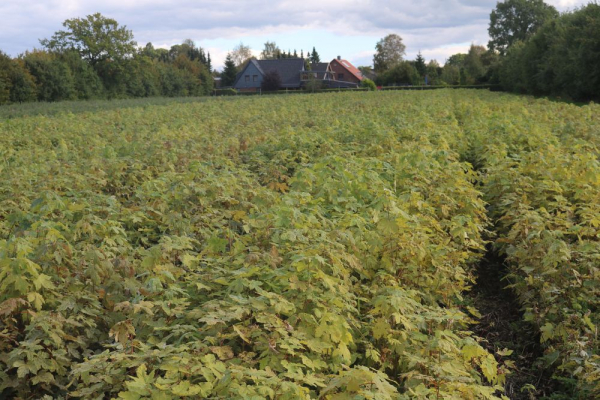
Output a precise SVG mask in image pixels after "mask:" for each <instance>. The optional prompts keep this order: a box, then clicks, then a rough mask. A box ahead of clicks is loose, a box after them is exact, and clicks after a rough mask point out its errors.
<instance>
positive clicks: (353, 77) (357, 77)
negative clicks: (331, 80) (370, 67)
mask: <svg viewBox="0 0 600 400" xmlns="http://www.w3.org/2000/svg"><path fill="white" fill-rule="evenodd" d="M330 65H331V69H332V70H333V72H334V73H335V80H336V81H343V82H352V83H356V84H359V83H360V81H362V80H363V79H364V77H363V75H362V74H361V73H360V71H359V70H358V68H356V67H355V66H354V65H352V64H351V63H350V61H347V60H342V58H341V57H339V56H338V58H336V59H334V60H333V61H331V63H330Z"/></svg>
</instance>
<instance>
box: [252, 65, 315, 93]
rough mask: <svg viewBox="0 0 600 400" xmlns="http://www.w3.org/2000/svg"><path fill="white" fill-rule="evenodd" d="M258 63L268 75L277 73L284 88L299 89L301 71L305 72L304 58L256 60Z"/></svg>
mask: <svg viewBox="0 0 600 400" xmlns="http://www.w3.org/2000/svg"><path fill="white" fill-rule="evenodd" d="M254 61H255V62H256V63H258V65H259V67H260V71H261V73H262V74H263V76H264V74H266V73H267V72H270V71H277V73H278V74H279V76H280V77H281V86H282V87H299V86H300V83H301V81H300V71H304V59H303V58H282V59H280V60H254Z"/></svg>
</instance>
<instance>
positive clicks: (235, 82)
mask: <svg viewBox="0 0 600 400" xmlns="http://www.w3.org/2000/svg"><path fill="white" fill-rule="evenodd" d="M250 64H252V65H254V66H255V67H256V69H258V71H259V72H260V73H261V75H262V76H265V71H263V70H262V69H261V68H260V65H259V64H258V62H257V60H256V59H255V58H251V59H250V61H249V62H248V63H247V64H246V66H245V67H244V69H242V70H241V71H240V72H238V73H237V75H236V76H235V81H234V82H233V87H235V86H236V85H237V83H238V81H239V80H240V79H241V78H242V76H243V75H244V72H245V71H246V69H247V68H248V66H249V65H250Z"/></svg>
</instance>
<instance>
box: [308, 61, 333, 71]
mask: <svg viewBox="0 0 600 400" xmlns="http://www.w3.org/2000/svg"><path fill="white" fill-rule="evenodd" d="M328 68H329V63H311V64H310V70H311V71H317V72H325V71H327V69H328Z"/></svg>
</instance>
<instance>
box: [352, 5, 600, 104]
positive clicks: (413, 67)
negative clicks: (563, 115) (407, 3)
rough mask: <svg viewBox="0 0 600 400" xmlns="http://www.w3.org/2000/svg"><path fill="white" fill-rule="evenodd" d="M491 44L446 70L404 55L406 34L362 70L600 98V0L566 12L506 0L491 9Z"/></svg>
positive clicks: (388, 80) (386, 80) (405, 81)
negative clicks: (371, 64)
mask: <svg viewBox="0 0 600 400" xmlns="http://www.w3.org/2000/svg"><path fill="white" fill-rule="evenodd" d="M488 33H489V36H490V41H489V43H488V46H487V47H484V46H480V45H474V44H473V45H471V47H470V48H469V51H468V52H467V53H458V54H454V55H452V56H451V57H449V58H448V59H447V60H446V62H445V64H444V66H443V67H441V66H440V65H439V64H438V62H437V61H436V60H431V61H429V63H426V61H425V59H424V57H423V56H422V55H421V53H420V52H419V54H418V55H417V57H416V59H415V60H406V59H405V58H404V56H405V54H406V52H405V50H406V46H405V45H404V43H403V41H402V38H401V37H400V36H398V35H396V34H390V35H387V36H386V37H384V38H383V39H381V40H380V41H379V42H378V43H377V45H376V46H375V50H376V53H375V55H374V57H373V67H359V69H360V70H361V71H362V72H363V74H364V75H365V76H367V77H370V78H372V79H374V80H375V82H376V83H377V84H378V85H383V86H389V85H423V84H429V85H476V84H498V85H501V86H502V87H503V88H504V89H505V90H507V91H513V92H517V93H522V94H532V95H545V96H556V97H562V98H565V99H572V100H584V101H585V100H597V99H599V98H600V67H599V65H600V4H598V3H596V2H594V3H589V4H588V5H586V6H583V7H580V8H578V9H575V10H573V11H569V12H565V13H562V14H560V13H559V12H558V11H557V10H556V8H554V7H553V6H551V5H548V4H546V3H545V2H544V1H543V0H506V1H503V2H499V3H498V4H497V5H496V8H495V9H494V10H493V11H492V12H491V14H490V25H489V29H488Z"/></svg>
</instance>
